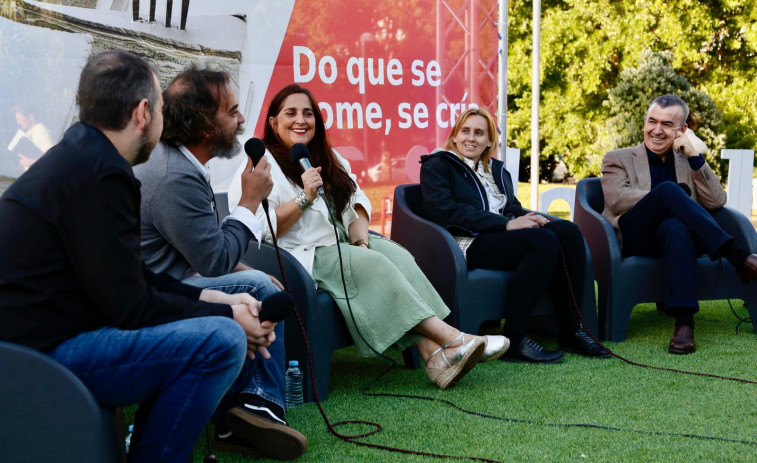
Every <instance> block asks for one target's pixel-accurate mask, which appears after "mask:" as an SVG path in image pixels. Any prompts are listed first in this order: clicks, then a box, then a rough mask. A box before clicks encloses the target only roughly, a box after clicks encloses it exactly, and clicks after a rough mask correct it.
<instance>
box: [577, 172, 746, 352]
mask: <svg viewBox="0 0 757 463" xmlns="http://www.w3.org/2000/svg"><path fill="white" fill-rule="evenodd" d="M575 207H576V210H575V216H574V220H575V222H576V224H577V225H578V226H579V227H580V228H581V232H582V233H583V235H584V237H585V238H586V240H587V242H588V243H589V248H590V249H591V254H592V257H593V260H594V274H595V275H596V276H597V287H598V293H599V327H600V328H599V329H600V331H599V332H600V335H601V336H602V338H603V339H607V340H610V341H623V340H625V339H626V335H627V332H628V324H629V321H630V318H631V311H632V310H633V307H634V306H635V305H636V304H640V303H643V302H659V301H661V300H662V299H663V287H662V260H661V259H658V258H652V257H640V256H632V257H625V258H624V257H623V255H622V252H621V247H620V242H619V240H618V236H617V234H616V232H615V229H614V228H613V227H612V225H610V222H609V221H608V220H607V219H605V218H604V217H602V210H603V209H604V194H603V192H602V184H601V180H600V179H599V178H587V179H583V180H581V181H579V182H578V184H577V185H576V204H575ZM711 214H712V216H713V218H714V219H715V221H717V222H718V224H719V225H720V226H721V227H722V228H723V229H724V230H725V231H726V232H727V233H728V234H730V235H731V236H733V237H734V238H735V239H736V241H737V242H738V243H739V244H741V245H742V246H745V247H746V248H747V249H749V250H751V252H755V251H757V232H755V229H754V226H752V224H751V222H750V221H749V219H747V218H746V217H744V216H743V215H742V214H741V213H739V212H737V211H735V210H733V209H730V208H728V207H723V208H721V209H718V210H716V211H711ZM697 282H698V284H697V287H698V291H699V293H698V298H699V300H708V299H725V298H739V299H742V300H744V301H746V302H747V303H748V306H749V315H750V316H751V317H752V320H757V283H755V282H749V283H746V284H745V283H742V281H741V280H740V279H739V277H738V276H737V275H736V270H735V269H734V268H733V267H732V266H731V264H730V263H728V262H727V261H726V260H725V259H721V260H720V261H715V262H713V261H711V260H710V259H709V257H707V256H703V257H700V258H699V259H698V260H697ZM753 326H754V324H753Z"/></svg>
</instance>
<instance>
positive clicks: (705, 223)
mask: <svg viewBox="0 0 757 463" xmlns="http://www.w3.org/2000/svg"><path fill="white" fill-rule="evenodd" d="M618 225H619V226H620V232H621V233H622V235H623V255H624V256H646V257H661V258H662V269H663V283H664V286H665V301H664V302H665V310H666V311H667V312H669V314H670V315H673V314H674V313H681V310H680V309H690V310H688V313H692V314H693V313H695V312H697V311H698V310H699V303H698V300H697V286H696V284H697V281H696V280H697V277H696V268H697V262H696V261H697V257H698V256H699V255H701V254H707V255H708V256H709V257H710V258H711V259H713V260H715V259H717V258H718V257H719V256H718V255H717V252H718V250H719V249H720V248H721V246H723V245H724V244H725V243H726V242H728V241H729V240H732V239H733V238H732V237H731V236H730V235H728V234H727V233H726V232H725V231H723V229H722V228H720V226H719V225H718V224H717V222H715V220H714V219H713V218H712V216H711V215H710V213H709V212H707V210H705V208H703V207H702V206H701V205H700V204H699V203H697V202H696V201H693V200H692V199H691V198H690V197H689V196H688V195H687V194H686V192H684V191H683V189H682V188H681V187H679V186H678V185H676V184H675V183H673V182H662V183H660V184H659V185H657V186H656V187H654V188H652V190H651V191H650V192H649V193H648V194H647V195H646V196H644V197H643V198H642V199H641V200H640V201H639V202H638V203H636V205H635V206H634V207H632V208H631V209H630V210H628V212H626V213H625V214H623V215H622V216H621V217H620V220H619V222H618Z"/></svg>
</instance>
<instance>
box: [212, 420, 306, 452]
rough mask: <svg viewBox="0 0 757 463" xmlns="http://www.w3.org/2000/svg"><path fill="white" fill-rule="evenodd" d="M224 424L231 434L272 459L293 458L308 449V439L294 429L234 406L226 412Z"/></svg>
mask: <svg viewBox="0 0 757 463" xmlns="http://www.w3.org/2000/svg"><path fill="white" fill-rule="evenodd" d="M225 418H226V425H227V426H228V427H229V429H230V430H231V432H232V433H233V434H236V435H237V436H238V437H241V438H242V439H244V440H245V441H247V442H249V443H250V444H252V446H253V447H255V448H256V449H258V450H260V451H261V452H262V453H263V454H264V455H265V456H267V457H268V458H273V459H274V460H294V459H295V458H299V457H300V456H302V454H303V453H305V451H306V450H307V449H308V440H307V438H306V437H305V436H303V435H302V434H300V433H299V432H298V431H296V430H295V429H292V428H290V427H289V426H285V425H283V424H278V423H273V422H271V421H268V420H265V419H263V418H260V417H258V416H255V415H252V414H250V413H247V412H246V411H244V410H242V409H241V408H239V407H234V408H232V409H231V410H229V411H228V413H226V416H225Z"/></svg>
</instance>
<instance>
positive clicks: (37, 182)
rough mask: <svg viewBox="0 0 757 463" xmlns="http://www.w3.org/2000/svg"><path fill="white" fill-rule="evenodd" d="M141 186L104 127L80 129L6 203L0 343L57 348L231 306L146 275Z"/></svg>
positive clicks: (0, 216)
mask: <svg viewBox="0 0 757 463" xmlns="http://www.w3.org/2000/svg"><path fill="white" fill-rule="evenodd" d="M139 202H140V195H139V182H137V180H136V179H135V178H134V174H133V173H132V169H131V165H130V164H129V163H128V162H127V161H126V160H125V159H124V158H123V157H122V156H121V155H120V154H119V153H118V151H117V150H116V148H115V147H114V146H113V145H112V144H111V142H110V140H108V139H107V137H105V135H103V134H102V132H100V131H99V130H97V129H95V128H93V127H90V126H87V125H85V124H81V123H78V124H75V125H74V126H72V127H71V128H70V129H68V130H67V131H66V133H65V134H64V136H63V140H62V141H61V142H60V143H59V144H58V145H56V146H54V147H53V148H51V149H50V151H48V152H47V154H46V155H44V156H43V157H42V158H40V159H39V161H37V162H36V163H35V164H34V165H32V166H31V167H30V168H29V170H28V171H27V172H26V173H25V174H23V175H22V176H21V177H20V178H19V179H18V180H16V181H15V182H14V183H13V184H12V185H11V186H10V187H9V188H8V189H7V190H6V191H5V193H4V194H3V196H2V197H1V198H0V320H2V322H0V339H3V340H6V341H11V342H15V343H19V344H24V345H27V346H30V347H33V348H36V349H38V350H48V349H50V348H52V347H54V346H56V345H57V344H59V343H60V342H62V341H65V340H66V339H69V338H72V337H74V336H76V335H77V334H79V333H81V332H85V331H91V330H94V329H98V328H102V327H104V326H108V325H113V326H116V327H118V328H121V329H125V330H131V329H137V328H142V327H146V326H152V325H159V324H162V323H167V322H172V321H176V320H181V319H185V318H190V317H198V316H206V315H223V316H227V317H231V316H232V312H231V307H230V306H228V305H220V304H207V303H205V302H200V301H198V300H197V299H198V297H199V295H200V291H201V290H200V289H198V288H194V287H192V286H188V285H184V284H183V283H181V282H179V281H178V280H175V279H173V278H171V277H169V276H167V275H156V274H153V273H151V272H149V271H146V270H145V268H144V263H143V262H142V259H141V258H140V255H139Z"/></svg>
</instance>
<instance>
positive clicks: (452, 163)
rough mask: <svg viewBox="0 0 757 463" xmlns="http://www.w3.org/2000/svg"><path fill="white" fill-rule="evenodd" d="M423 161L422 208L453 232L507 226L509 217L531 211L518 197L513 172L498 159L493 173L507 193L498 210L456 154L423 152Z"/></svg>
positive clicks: (476, 231) (494, 163) (495, 180)
mask: <svg viewBox="0 0 757 463" xmlns="http://www.w3.org/2000/svg"><path fill="white" fill-rule="evenodd" d="M421 164H422V165H421V193H422V196H423V212H424V214H425V215H426V217H427V218H428V219H429V220H431V221H433V222H436V223H438V224H439V225H441V226H443V227H444V228H446V229H447V230H449V231H450V233H452V234H453V235H462V234H469V235H473V236H475V235H478V234H479V233H481V232H490V231H498V230H505V228H506V226H507V222H508V221H509V220H510V219H512V218H515V217H520V216H522V215H524V214H526V213H527V212H529V211H528V210H525V209H523V207H521V204H520V202H519V201H518V198H516V197H515V193H514V192H513V182H512V179H511V178H510V173H509V172H507V171H506V170H505V165H504V163H503V162H502V161H500V160H498V159H492V165H491V168H492V175H493V177H494V182H495V183H496V184H497V187H498V188H499V190H500V192H502V193H505V194H506V195H507V203H506V204H505V206H504V207H503V208H502V210H500V213H499V214H493V213H491V212H490V211H489V201H488V199H487V197H486V190H485V189H484V186H483V185H482V184H481V182H480V181H479V179H478V176H477V175H476V173H475V172H473V169H471V168H470V167H468V165H467V164H465V163H464V162H463V161H461V160H460V159H459V158H458V157H457V155H456V154H453V153H450V152H448V151H437V152H434V153H432V154H429V155H426V156H421Z"/></svg>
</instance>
